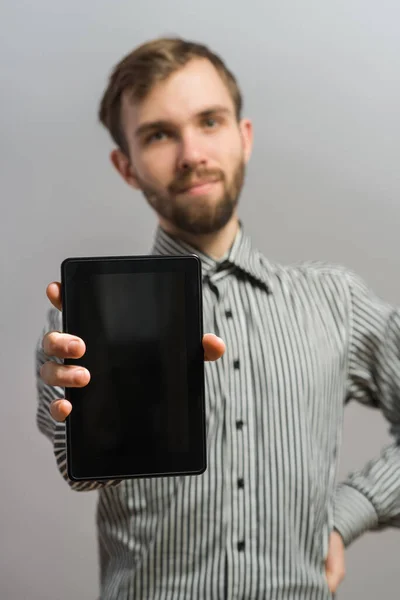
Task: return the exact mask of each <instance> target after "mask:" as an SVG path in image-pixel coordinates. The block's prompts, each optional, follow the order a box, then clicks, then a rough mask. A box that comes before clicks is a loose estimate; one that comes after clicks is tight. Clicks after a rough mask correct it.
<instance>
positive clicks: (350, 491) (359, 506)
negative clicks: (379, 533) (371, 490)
mask: <svg viewBox="0 0 400 600" xmlns="http://www.w3.org/2000/svg"><path fill="white" fill-rule="evenodd" d="M333 525H334V528H335V529H336V530H337V531H338V532H339V533H340V535H341V537H342V539H343V542H344V545H345V546H346V547H347V546H349V544H351V543H352V542H353V541H354V540H356V539H357V538H358V537H359V536H360V535H362V534H363V533H364V532H366V531H369V530H372V529H375V528H376V527H377V525H378V515H377V514H376V510H375V508H374V506H373V505H372V504H371V502H370V501H369V500H368V498H366V496H364V495H363V494H361V492H359V491H358V490H356V489H355V488H354V487H352V486H350V485H346V484H341V485H339V486H338V488H337V489H336V495H335V505H334V522H333Z"/></svg>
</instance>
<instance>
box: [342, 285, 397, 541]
mask: <svg viewBox="0 0 400 600" xmlns="http://www.w3.org/2000/svg"><path fill="white" fill-rule="evenodd" d="M348 277H349V284H350V291H351V317H350V318H351V332H350V335H351V338H350V354H349V370H348V387H347V390H348V391H347V398H346V400H347V401H350V400H356V401H358V402H360V403H362V404H365V405H367V406H370V407H372V408H375V409H378V410H380V411H381V412H382V413H383V415H384V417H385V418H386V420H387V422H388V424H389V428H390V433H391V436H392V443H391V444H389V445H388V446H387V447H386V448H384V449H383V450H382V452H381V454H380V455H379V456H378V457H376V458H373V459H371V460H370V461H369V462H368V463H367V464H366V465H365V467H364V468H363V469H361V470H359V471H356V472H353V473H351V474H350V475H349V476H348V477H347V479H346V480H345V481H344V482H342V483H341V484H340V485H339V486H338V487H337V490H336V497H335V515H334V526H335V529H336V530H337V531H338V532H339V533H340V535H341V536H342V538H343V541H344V543H345V545H346V546H348V545H349V544H350V543H351V542H352V541H354V540H355V539H356V538H358V537H359V536H360V535H361V534H362V533H364V532H365V531H368V530H379V529H384V528H386V527H399V526H400V314H399V311H398V310H396V309H394V308H393V307H391V306H389V305H388V304H386V303H384V302H383V301H382V300H380V299H378V298H376V297H375V296H374V295H373V294H372V293H371V291H370V290H368V288H367V287H366V286H365V284H364V283H363V282H362V281H361V280H360V279H358V278H357V277H355V276H353V275H351V274H348Z"/></svg>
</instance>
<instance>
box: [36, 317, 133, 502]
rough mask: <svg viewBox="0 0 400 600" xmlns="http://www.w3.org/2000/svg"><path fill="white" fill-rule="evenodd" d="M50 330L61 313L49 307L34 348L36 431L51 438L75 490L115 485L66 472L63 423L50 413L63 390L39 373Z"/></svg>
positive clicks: (60, 465)
mask: <svg viewBox="0 0 400 600" xmlns="http://www.w3.org/2000/svg"><path fill="white" fill-rule="evenodd" d="M49 331H62V322H61V313H60V312H59V311H58V310H57V309H56V308H52V309H50V310H49V311H48V314H47V323H46V326H45V328H44V329H43V335H42V336H41V338H40V340H39V341H38V344H37V347H36V354H35V357H36V389H37V398H38V405H37V411H36V423H37V426H38V428H39V430H40V431H41V432H42V433H43V434H44V435H45V436H46V437H47V438H48V439H49V440H50V442H51V443H52V445H53V449H54V455H55V458H56V463H57V466H58V469H59V471H60V473H61V475H62V476H63V478H64V479H65V481H67V482H68V484H69V486H70V487H71V489H73V490H75V491H85V492H86V491H91V490H98V489H101V488H105V487H111V486H116V485H119V484H120V483H121V481H120V480H108V481H72V480H71V479H69V477H68V475H67V449H66V440H65V422H58V421H56V420H55V419H53V417H52V415H51V413H50V406H51V403H52V402H53V401H54V400H58V399H59V398H63V396H64V390H63V388H62V387H58V386H55V387H53V386H50V385H48V384H47V383H45V382H44V381H43V379H42V377H41V375H40V369H41V367H42V366H43V365H44V364H45V363H46V362H48V361H49V357H48V356H47V355H46V354H45V353H44V350H43V347H42V340H43V337H44V335H45V334H46V333H48V332H49ZM51 360H52V361H53V362H58V363H62V362H63V361H62V359H59V358H52V359H51Z"/></svg>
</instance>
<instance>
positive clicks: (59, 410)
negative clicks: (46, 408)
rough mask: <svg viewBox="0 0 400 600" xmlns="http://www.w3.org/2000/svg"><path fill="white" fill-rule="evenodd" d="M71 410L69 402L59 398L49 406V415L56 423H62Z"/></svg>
mask: <svg viewBox="0 0 400 600" xmlns="http://www.w3.org/2000/svg"><path fill="white" fill-rule="evenodd" d="M71 410H72V404H71V402H68V400H65V398H61V399H60V400H53V402H52V403H51V404H50V414H51V416H52V417H53V419H55V420H56V421H59V422H60V423H62V422H63V421H65V419H66V418H67V417H68V415H69V414H70V412H71Z"/></svg>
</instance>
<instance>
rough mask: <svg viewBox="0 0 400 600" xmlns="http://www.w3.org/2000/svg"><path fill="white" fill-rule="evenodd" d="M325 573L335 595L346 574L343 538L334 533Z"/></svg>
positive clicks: (330, 542) (330, 541)
mask: <svg viewBox="0 0 400 600" xmlns="http://www.w3.org/2000/svg"><path fill="white" fill-rule="evenodd" d="M325 573H326V578H327V581H328V586H329V589H330V591H331V592H332V593H333V594H334V593H335V592H336V591H337V589H338V587H339V584H340V583H341V582H342V581H343V579H344V576H345V574H346V569H345V547H344V543H343V540H342V536H341V535H340V533H338V532H337V531H332V533H331V535H330V538H329V547H328V556H327V558H326V561H325Z"/></svg>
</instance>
